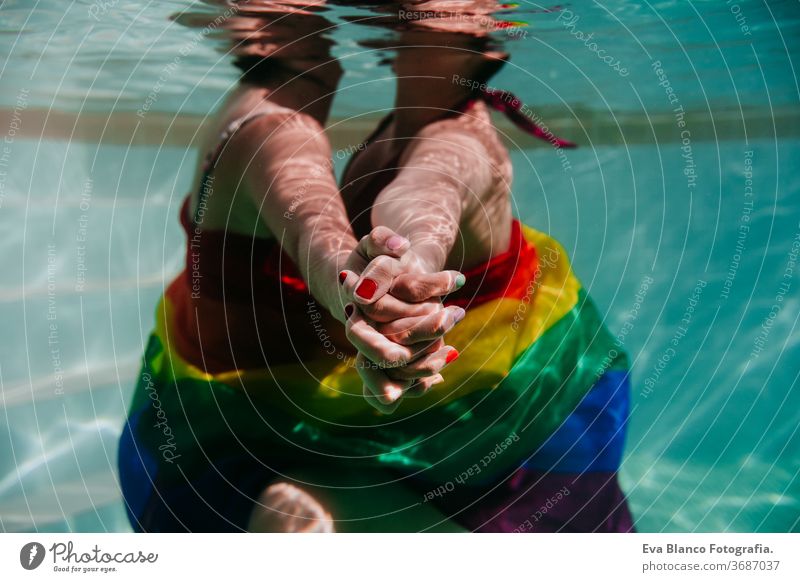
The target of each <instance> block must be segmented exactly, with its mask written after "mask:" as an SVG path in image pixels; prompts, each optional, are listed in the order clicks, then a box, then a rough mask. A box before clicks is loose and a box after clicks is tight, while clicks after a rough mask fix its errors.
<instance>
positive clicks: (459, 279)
mask: <svg viewBox="0 0 800 582" xmlns="http://www.w3.org/2000/svg"><path fill="white" fill-rule="evenodd" d="M466 282H467V278H466V277H465V276H464V275H462V274H461V273H459V274H458V276H457V277H456V289H461V288H462V287H463V286H464V284H465V283H466Z"/></svg>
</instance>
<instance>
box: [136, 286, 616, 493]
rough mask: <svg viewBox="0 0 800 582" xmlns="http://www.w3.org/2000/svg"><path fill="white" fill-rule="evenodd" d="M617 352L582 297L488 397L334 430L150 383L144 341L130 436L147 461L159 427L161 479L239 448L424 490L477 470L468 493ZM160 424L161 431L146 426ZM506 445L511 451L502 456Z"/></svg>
mask: <svg viewBox="0 0 800 582" xmlns="http://www.w3.org/2000/svg"><path fill="white" fill-rule="evenodd" d="M618 351H619V348H618V347H617V346H616V345H615V343H614V338H613V337H612V336H611V335H610V334H609V333H608V331H607V330H606V329H605V327H604V326H603V324H602V321H601V319H600V316H599V313H598V311H597V309H596V308H595V306H594V304H593V303H592V302H591V301H590V300H589V299H588V297H587V296H586V294H585V292H583V291H581V292H580V295H579V299H578V304H577V305H576V306H575V307H574V308H573V309H572V310H571V311H570V312H569V313H567V314H566V315H565V316H564V317H563V318H562V319H561V320H560V321H558V322H557V323H556V324H555V325H553V326H552V327H551V328H550V329H549V330H548V331H547V332H546V333H545V334H544V335H543V336H542V337H541V338H540V339H539V340H538V341H536V342H535V343H534V344H533V345H532V346H531V347H530V348H529V349H528V350H526V351H525V352H524V353H523V354H522V355H521V356H520V357H519V358H518V360H517V361H516V363H515V364H514V366H513V367H512V369H511V370H510V371H509V374H508V376H507V377H506V378H505V379H504V380H503V381H502V382H501V384H500V385H499V386H497V387H496V388H495V389H489V388H488V387H487V389H486V390H480V391H476V392H473V393H471V394H468V395H467V396H465V397H463V398H460V399H458V400H456V401H454V402H451V403H449V404H448V405H446V406H442V407H436V408H432V409H430V410H428V411H425V412H423V413H421V414H418V415H415V416H412V417H410V418H404V419H401V420H399V421H393V420H392V418H391V417H387V422H389V423H391V424H387V425H386V426H382V427H381V426H378V427H374V426H370V427H366V428H363V429H346V430H342V429H337V428H336V427H326V426H316V425H313V424H310V423H308V422H306V421H299V420H297V419H293V418H289V417H287V416H286V415H284V414H280V413H278V412H277V411H276V410H275V409H274V408H269V409H266V408H262V409H261V410H256V409H255V408H254V406H253V404H252V403H251V402H250V401H249V400H248V399H247V397H246V396H244V395H243V394H242V393H241V392H239V391H237V390H234V389H232V388H230V387H229V386H226V385H223V384H219V383H215V382H212V383H204V382H202V381H199V380H196V379H182V380H179V381H178V382H163V381H162V382H157V381H156V379H157V378H158V374H156V373H155V370H154V369H153V368H154V367H157V366H158V365H159V364H161V362H162V361H163V357H162V353H163V348H162V346H161V345H160V342H159V340H158V338H156V337H152V338H151V343H150V346H149V347H148V350H147V353H146V354H145V364H144V369H143V372H144V373H147V374H149V375H150V376H151V377H152V381H153V382H155V383H157V386H156V387H155V389H153V388H151V389H150V390H149V392H148V393H143V391H144V390H145V389H146V385H145V384H146V383H145V381H144V379H142V380H141V381H140V385H139V388H138V390H137V395H136V397H135V400H134V406H133V409H134V410H135V409H138V408H144V410H145V412H144V418H143V420H144V422H141V423H140V426H141V427H143V428H142V429H141V431H140V434H139V435H138V436H139V438H140V439H142V441H143V442H146V443H147V446H148V447H149V448H150V449H151V450H153V451H157V450H158V446H159V444H160V443H163V442H164V441H165V438H166V436H167V435H165V434H164V433H163V426H164V423H163V421H164V417H166V423H167V424H168V425H169V427H170V433H171V434H170V436H172V437H173V438H174V440H173V441H172V442H175V445H176V446H175V451H174V452H175V453H176V454H179V455H181V457H180V458H178V459H177V460H176V461H175V462H173V463H172V464H167V463H164V469H165V471H167V472H169V471H171V470H174V469H175V468H176V467H177V466H178V465H180V466H181V469H182V470H183V471H184V472H185V473H188V474H192V473H194V471H198V470H202V468H203V467H204V466H205V463H206V461H205V456H206V455H208V456H210V457H213V456H215V455H218V454H220V455H224V456H230V455H232V454H235V452H236V451H243V450H244V449H243V447H242V445H241V444H239V443H237V440H240V441H242V443H244V447H245V448H246V449H247V450H249V451H250V453H252V454H254V455H260V456H263V457H264V461H265V462H266V463H268V464H270V465H272V466H275V465H276V464H279V465H282V464H284V463H291V464H294V465H297V464H301V465H303V464H306V465H307V464H314V465H315V466H316V465H319V464H320V463H324V462H331V463H334V464H335V463H341V462H342V457H359V458H357V459H354V458H350V459H348V460H347V462H348V463H350V464H351V465H352V464H355V463H359V464H362V465H364V466H379V467H383V468H394V469H402V470H404V471H415V472H416V471H420V470H421V471H424V476H425V477H426V478H427V479H429V480H431V481H432V482H439V483H446V482H447V481H449V480H452V479H454V478H455V477H457V476H458V475H460V474H461V473H462V472H463V471H467V470H468V469H470V468H471V467H473V466H474V465H476V464H477V465H478V466H479V468H480V469H481V471H480V473H479V474H478V475H477V476H476V477H473V478H471V479H470V482H471V483H477V482H479V481H491V480H494V479H496V478H498V477H500V476H501V475H505V474H507V473H508V472H509V471H511V470H513V469H515V468H516V467H518V466H519V465H520V464H521V462H522V461H524V460H525V459H526V458H527V457H528V456H529V455H530V454H531V453H532V452H533V451H534V450H535V449H536V447H538V446H539V445H540V444H541V443H542V442H543V441H544V440H545V439H546V438H547V437H548V436H549V435H550V434H551V433H552V432H553V431H554V430H555V429H556V428H557V427H558V426H559V425H560V424H561V422H562V421H563V420H564V419H565V418H566V417H567V416H568V415H569V414H570V412H572V410H574V408H575V407H576V406H577V405H578V403H579V402H580V400H581V398H582V397H583V396H584V395H585V394H586V392H588V390H589V389H590V388H591V387H592V386H593V385H594V383H595V381H596V380H597V378H598V377H599V376H600V375H602V373H603V372H604V371H605V370H607V369H625V368H627V359H626V357H625V355H624V354H623V353H619V354H616V355H615V353H616V352H618ZM146 377H147V376H143V377H142V378H146ZM154 392H155V393H156V394H157V396H158V404H159V406H160V407H161V409H162V410H163V411H164V412H163V413H162V414H161V417H158V412H157V407H156V406H154V405H153V402H154V400H153V396H152V394H153V393H154ZM159 418H160V420H161V421H162V422H161V427H162V428H159V427H156V426H155V425H156V424H157V423H158V422H159ZM329 429H333V430H329ZM193 433H194V434H193ZM515 436H516V437H518V438H516V439H515V438H514V437H515ZM509 437H511V439H509ZM507 439H509V440H510V441H511V442H510V444H509V445H508V446H506V447H503V446H502V443H504V442H505V443H508V442H509V440H507ZM198 445H200V446H198ZM201 447H202V450H203V451H204V453H203V452H202V451H201ZM498 447H499V448H498ZM304 449H310V451H309V450H304ZM497 450H499V451H500V452H499V453H497ZM312 451H314V452H312ZM493 451H494V452H495V454H494V456H493V455H492V452H493ZM245 454H247V453H245ZM328 455H330V456H328ZM331 456H332V457H331ZM487 458H488V461H487Z"/></svg>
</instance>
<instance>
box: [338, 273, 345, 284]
mask: <svg viewBox="0 0 800 582" xmlns="http://www.w3.org/2000/svg"><path fill="white" fill-rule="evenodd" d="M345 281H347V273H345V272H344V271H342V272H341V273H339V283H341V284H342V285H344V282H345Z"/></svg>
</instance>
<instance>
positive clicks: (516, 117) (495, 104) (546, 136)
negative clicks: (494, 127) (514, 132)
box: [477, 89, 578, 148]
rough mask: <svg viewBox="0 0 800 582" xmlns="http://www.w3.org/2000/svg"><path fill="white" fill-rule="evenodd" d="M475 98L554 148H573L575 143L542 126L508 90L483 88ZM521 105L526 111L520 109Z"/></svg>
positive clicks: (527, 108) (575, 145)
mask: <svg viewBox="0 0 800 582" xmlns="http://www.w3.org/2000/svg"><path fill="white" fill-rule="evenodd" d="M477 98H478V99H480V100H481V101H484V102H485V103H486V104H487V105H488V106H489V107H491V108H492V109H494V110H495V111H499V112H500V113H504V114H505V116H506V117H508V119H509V120H510V121H511V122H512V123H513V124H514V125H516V126H517V127H518V128H520V129H521V130H522V131H524V132H525V133H527V134H530V135H533V136H535V137H538V138H539V139H543V140H544V141H548V142H550V143H551V144H552V145H553V147H556V148H575V147H578V145H577V144H575V143H573V142H571V141H567V140H566V139H561V138H560V137H557V136H555V135H554V134H553V132H552V131H550V130H549V129H548V128H547V127H546V126H545V127H542V126H541V125H539V124H538V123H537V122H536V121H534V119H531V118H530V117H529V115H533V116H534V117H537V116H536V114H535V113H533V112H532V111H531V109H530V108H529V107H527V106H525V105H524V104H523V103H522V101H520V100H519V98H518V97H517V96H516V95H514V94H513V93H511V92H510V91H502V90H500V89H484V90H483V91H481V92H480V93H478V95H477ZM523 107H524V108H525V110H526V111H527V112H528V114H527V115H526V113H525V112H524V111H523V110H522V109H523Z"/></svg>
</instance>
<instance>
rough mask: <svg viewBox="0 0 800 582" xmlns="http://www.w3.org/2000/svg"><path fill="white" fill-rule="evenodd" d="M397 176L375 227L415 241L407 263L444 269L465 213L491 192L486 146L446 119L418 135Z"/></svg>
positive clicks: (377, 207) (375, 214)
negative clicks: (379, 226) (389, 230)
mask: <svg viewBox="0 0 800 582" xmlns="http://www.w3.org/2000/svg"><path fill="white" fill-rule="evenodd" d="M400 166H401V167H402V169H401V170H400V172H399V173H398V175H397V177H396V178H395V179H394V180H393V181H392V182H391V184H389V186H387V187H386V188H385V189H384V190H383V191H382V192H381V193H380V195H379V196H378V198H377V199H376V201H375V204H374V206H373V208H372V222H373V224H375V225H383V226H387V227H389V228H391V229H392V230H394V231H395V232H397V233H398V234H400V235H402V236H404V237H406V238H408V239H409V240H410V241H411V252H409V253H407V254H406V257H404V259H403V260H404V261H406V262H414V263H415V264H414V265H411V266H412V268H415V269H418V270H420V271H422V272H426V273H432V272H436V271H440V270H441V269H443V268H444V266H445V263H446V260H447V258H448V256H449V255H450V253H451V251H452V249H453V247H454V245H455V244H456V242H457V240H458V238H459V235H460V233H459V227H460V225H461V222H462V218H463V217H464V215H465V212H468V211H469V209H470V208H472V207H473V206H474V205H475V204H476V203H480V201H481V200H482V199H483V198H484V195H485V193H486V192H487V191H489V190H490V189H491V186H492V182H493V176H492V161H491V158H490V156H489V154H488V152H487V150H486V148H485V147H484V145H483V143H482V142H481V141H480V140H479V139H478V138H477V137H476V136H475V135H474V134H472V133H470V132H468V131H465V128H464V127H463V126H462V125H460V124H459V123H458V120H446V121H442V122H438V123H434V124H432V125H430V126H429V127H427V128H426V129H425V130H423V131H422V132H420V134H418V136H417V137H416V138H415V143H414V144H412V145H411V146H410V147H409V148H408V150H407V151H406V152H405V154H404V156H403V159H401V161H400Z"/></svg>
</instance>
